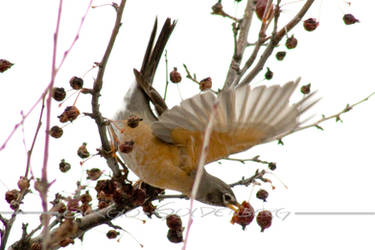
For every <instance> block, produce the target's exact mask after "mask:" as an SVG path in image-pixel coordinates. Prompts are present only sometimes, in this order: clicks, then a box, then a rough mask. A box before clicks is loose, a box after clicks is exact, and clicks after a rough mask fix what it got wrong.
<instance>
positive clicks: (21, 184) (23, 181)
mask: <svg viewBox="0 0 375 250" xmlns="http://www.w3.org/2000/svg"><path fill="white" fill-rule="evenodd" d="M17 186H18V188H19V189H20V190H21V191H23V190H27V189H28V188H29V187H30V181H29V180H28V179H27V178H26V177H25V176H20V179H19V180H18V182H17Z"/></svg>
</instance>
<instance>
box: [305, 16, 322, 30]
mask: <svg viewBox="0 0 375 250" xmlns="http://www.w3.org/2000/svg"><path fill="white" fill-rule="evenodd" d="M318 26H319V22H318V21H316V19H315V18H309V19H306V20H305V21H304V22H303V27H304V28H305V30H307V31H313V30H315V29H316V28H317V27H318Z"/></svg>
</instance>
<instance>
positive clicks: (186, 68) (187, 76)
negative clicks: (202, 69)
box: [182, 64, 199, 85]
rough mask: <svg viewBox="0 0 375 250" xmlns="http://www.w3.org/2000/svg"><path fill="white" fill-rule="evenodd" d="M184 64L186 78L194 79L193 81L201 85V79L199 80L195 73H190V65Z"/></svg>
mask: <svg viewBox="0 0 375 250" xmlns="http://www.w3.org/2000/svg"><path fill="white" fill-rule="evenodd" d="M182 65H183V66H184V69H185V71H186V78H187V79H190V80H192V81H193V82H195V83H196V84H198V85H199V81H198V80H197V76H196V75H195V74H194V75H193V76H192V75H191V73H190V71H189V69H188V67H187V66H186V64H182Z"/></svg>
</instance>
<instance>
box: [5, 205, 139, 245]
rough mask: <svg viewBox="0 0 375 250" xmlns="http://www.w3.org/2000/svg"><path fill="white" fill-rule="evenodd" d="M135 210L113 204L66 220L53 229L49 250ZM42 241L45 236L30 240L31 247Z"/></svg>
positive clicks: (20, 243)
mask: <svg viewBox="0 0 375 250" xmlns="http://www.w3.org/2000/svg"><path fill="white" fill-rule="evenodd" d="M134 208H135V207H126V206H125V207H124V206H121V205H116V204H113V205H110V206H108V207H106V208H103V209H100V210H98V211H94V212H92V213H90V214H88V215H85V216H84V217H83V218H80V219H68V218H66V219H65V221H68V222H63V223H61V224H60V225H59V227H57V228H55V229H53V230H52V231H51V232H50V235H51V236H50V238H49V240H48V242H47V246H48V250H55V249H59V248H60V247H61V246H60V242H61V241H62V240H64V239H66V238H70V239H72V240H73V239H76V238H79V237H82V236H83V235H84V233H85V232H87V231H89V230H90V229H92V228H94V227H97V226H99V225H103V224H108V223H109V222H110V221H111V220H113V219H115V218H117V217H119V216H121V215H123V214H125V213H127V212H129V211H130V210H132V209H134ZM42 240H43V235H42V234H41V235H39V236H37V237H35V238H33V239H30V241H29V242H28V244H29V245H31V244H32V243H33V242H41V241H42ZM22 244H24V242H21V241H17V242H15V243H14V244H12V246H10V247H9V249H8V250H18V249H25V248H20V246H22Z"/></svg>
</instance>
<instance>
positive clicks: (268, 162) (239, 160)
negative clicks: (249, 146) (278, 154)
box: [223, 155, 275, 165]
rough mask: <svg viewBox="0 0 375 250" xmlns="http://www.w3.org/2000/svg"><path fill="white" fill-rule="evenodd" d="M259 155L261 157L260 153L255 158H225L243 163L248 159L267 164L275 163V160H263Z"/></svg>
mask: <svg viewBox="0 0 375 250" xmlns="http://www.w3.org/2000/svg"><path fill="white" fill-rule="evenodd" d="M259 157H260V156H259V155H256V156H254V157H253V158H249V159H239V158H232V157H228V158H224V159H223V160H227V161H238V162H241V163H245V162H247V161H252V162H257V163H261V164H267V165H270V164H275V163H274V162H270V161H264V160H261V159H259Z"/></svg>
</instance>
